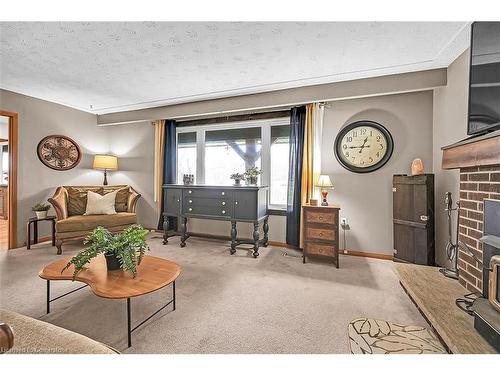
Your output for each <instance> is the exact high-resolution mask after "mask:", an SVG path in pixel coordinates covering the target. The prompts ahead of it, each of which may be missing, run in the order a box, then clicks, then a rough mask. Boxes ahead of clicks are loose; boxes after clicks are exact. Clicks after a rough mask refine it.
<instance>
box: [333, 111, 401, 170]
mask: <svg viewBox="0 0 500 375" xmlns="http://www.w3.org/2000/svg"><path fill="white" fill-rule="evenodd" d="M334 147H335V157H336V158H337V160H338V161H339V163H340V164H341V165H342V166H343V167H344V168H346V169H348V170H350V171H352V172H356V173H368V172H373V171H376V170H377V169H379V168H382V167H383V166H384V164H385V163H387V162H388V161H389V159H390V158H391V155H392V151H393V149H394V141H393V140H392V136H391V133H389V131H388V130H387V129H386V128H385V127H383V126H382V125H380V124H379V123H377V122H374V121H367V120H365V121H356V122H353V123H351V124H349V125H346V126H345V127H343V128H342V129H341V130H340V132H339V133H338V134H337V137H336V138H335V146H334Z"/></svg>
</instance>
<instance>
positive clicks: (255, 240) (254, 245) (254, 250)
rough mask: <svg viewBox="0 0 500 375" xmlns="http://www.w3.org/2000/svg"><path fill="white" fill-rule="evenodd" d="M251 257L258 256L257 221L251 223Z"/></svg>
mask: <svg viewBox="0 0 500 375" xmlns="http://www.w3.org/2000/svg"><path fill="white" fill-rule="evenodd" d="M252 255H253V257H254V258H257V257H258V256H259V222H258V221H256V222H255V223H253V254H252Z"/></svg>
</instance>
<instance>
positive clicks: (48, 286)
mask: <svg viewBox="0 0 500 375" xmlns="http://www.w3.org/2000/svg"><path fill="white" fill-rule="evenodd" d="M47 314H50V280H47Z"/></svg>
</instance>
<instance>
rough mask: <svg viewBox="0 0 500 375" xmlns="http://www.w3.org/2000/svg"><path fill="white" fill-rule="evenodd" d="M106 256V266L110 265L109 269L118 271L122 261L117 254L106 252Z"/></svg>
mask: <svg viewBox="0 0 500 375" xmlns="http://www.w3.org/2000/svg"><path fill="white" fill-rule="evenodd" d="M104 256H105V257H106V266H107V267H108V271H116V270H119V269H120V268H121V267H120V261H119V260H118V258H117V257H116V254H114V253H110V254H104Z"/></svg>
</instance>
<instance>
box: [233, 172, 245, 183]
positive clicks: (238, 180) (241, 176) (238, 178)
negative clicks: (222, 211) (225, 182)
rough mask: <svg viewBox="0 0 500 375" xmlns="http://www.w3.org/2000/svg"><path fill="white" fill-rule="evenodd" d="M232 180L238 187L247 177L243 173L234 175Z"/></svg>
mask: <svg viewBox="0 0 500 375" xmlns="http://www.w3.org/2000/svg"><path fill="white" fill-rule="evenodd" d="M230 178H231V180H234V184H235V185H236V186H239V185H240V184H241V180H243V179H244V178H245V175H244V174H243V173H233V174H232V175H231V176H230Z"/></svg>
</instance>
